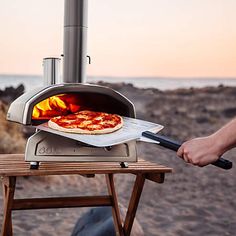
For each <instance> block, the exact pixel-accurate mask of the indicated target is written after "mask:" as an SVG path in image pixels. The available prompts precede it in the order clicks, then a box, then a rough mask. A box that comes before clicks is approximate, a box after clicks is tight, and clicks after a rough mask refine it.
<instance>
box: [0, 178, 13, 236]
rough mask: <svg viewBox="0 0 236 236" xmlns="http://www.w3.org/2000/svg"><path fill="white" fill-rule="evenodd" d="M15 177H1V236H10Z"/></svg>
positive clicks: (11, 233)
mask: <svg viewBox="0 0 236 236" xmlns="http://www.w3.org/2000/svg"><path fill="white" fill-rule="evenodd" d="M15 185H16V177H3V178H2V187H3V207H4V212H3V223H2V230H1V236H12V235H13V232H12V215H11V213H12V203H13V199H14V192H15Z"/></svg>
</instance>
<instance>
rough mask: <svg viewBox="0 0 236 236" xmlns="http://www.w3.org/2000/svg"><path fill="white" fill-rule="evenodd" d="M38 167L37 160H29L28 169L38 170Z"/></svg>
mask: <svg viewBox="0 0 236 236" xmlns="http://www.w3.org/2000/svg"><path fill="white" fill-rule="evenodd" d="M38 168H39V162H38V161H31V162H30V169H31V170H38Z"/></svg>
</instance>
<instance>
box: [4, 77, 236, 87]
mask: <svg viewBox="0 0 236 236" xmlns="http://www.w3.org/2000/svg"><path fill="white" fill-rule="evenodd" d="M98 81H104V82H109V83H122V82H125V83H131V84H133V85H134V86H135V87H138V88H157V89H159V90H173V89H178V88H190V87H196V88H202V87H206V86H219V85H224V86H236V78H230V79H229V78H163V77H156V78H155V77H147V78H145V77H137V78H135V77H88V78H87V82H88V83H93V82H98ZM20 84H23V85H24V86H25V88H26V91H29V90H31V89H33V88H36V87H41V86H43V77H42V76H38V75H0V89H5V88H6V87H9V86H13V87H17V86H18V85H20Z"/></svg>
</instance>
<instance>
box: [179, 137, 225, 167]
mask: <svg viewBox="0 0 236 236" xmlns="http://www.w3.org/2000/svg"><path fill="white" fill-rule="evenodd" d="M177 155H178V156H179V157H180V158H183V159H184V160H185V161H186V162H187V163H191V164H193V165H197V166H200V167H202V166H206V165H208V164H211V163H213V162H215V161H217V160H218V159H219V158H220V156H221V155H222V152H221V150H220V147H219V145H217V142H216V140H215V138H214V136H207V137H201V138H195V139H192V140H189V141H187V142H185V143H183V144H182V145H181V147H180V148H179V150H178V152H177Z"/></svg>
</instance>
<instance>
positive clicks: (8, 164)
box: [0, 154, 172, 176]
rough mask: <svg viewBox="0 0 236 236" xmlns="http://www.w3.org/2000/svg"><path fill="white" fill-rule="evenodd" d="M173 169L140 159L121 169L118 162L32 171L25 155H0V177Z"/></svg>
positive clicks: (43, 165)
mask: <svg viewBox="0 0 236 236" xmlns="http://www.w3.org/2000/svg"><path fill="white" fill-rule="evenodd" d="M170 172H172V168H169V167H166V166H163V165H159V164H156V163H151V162H149V161H145V160H142V159H140V160H139V161H138V162H133V163H132V162H130V163H129V167H128V168H121V167H120V164H119V163H118V162H41V163H40V167H39V169H38V170H30V163H29V162H26V161H25V160H24V154H0V176H41V175H71V174H82V175H83V174H84V175H86V174H115V173H132V174H139V173H147V174H148V173H153V174H157V173H170Z"/></svg>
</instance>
